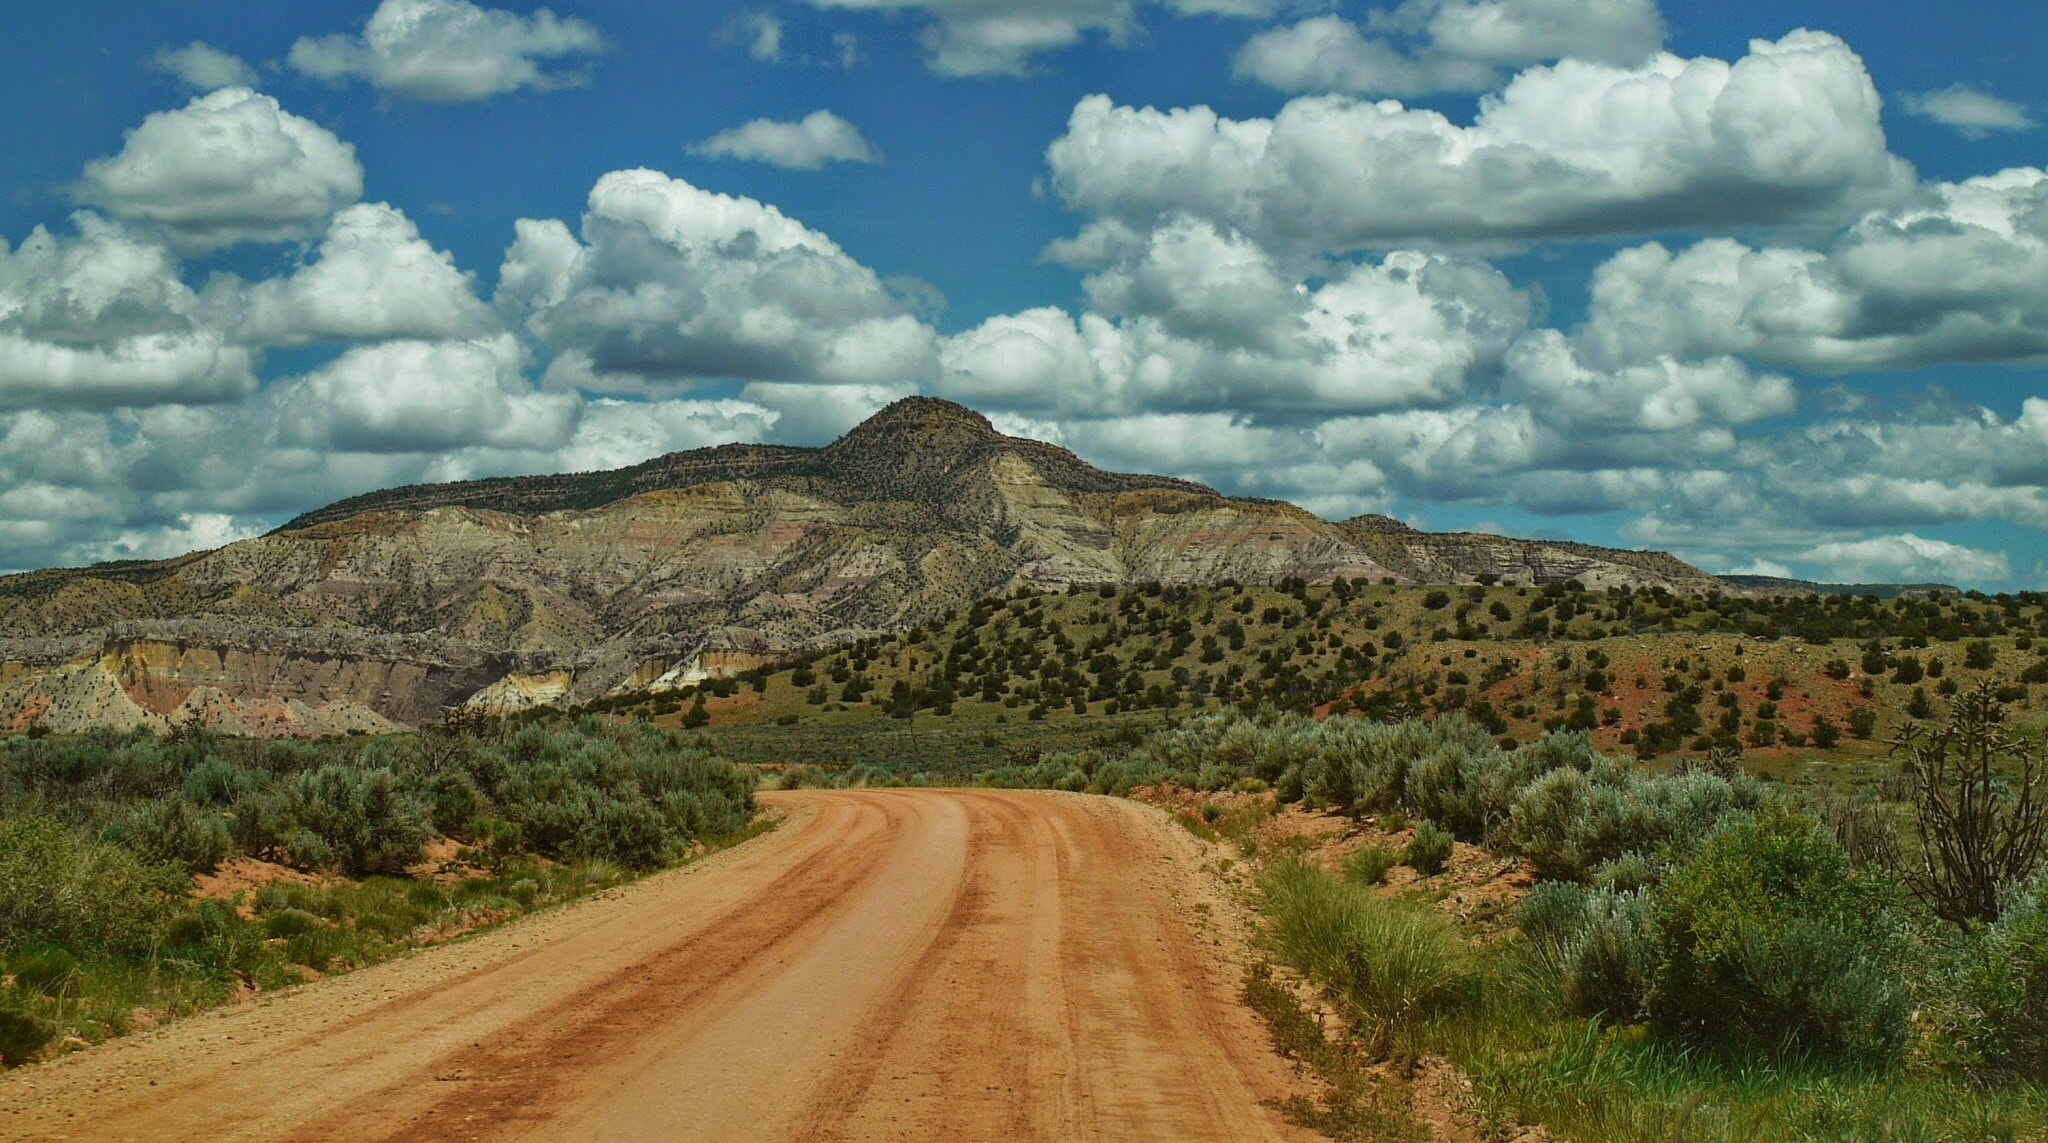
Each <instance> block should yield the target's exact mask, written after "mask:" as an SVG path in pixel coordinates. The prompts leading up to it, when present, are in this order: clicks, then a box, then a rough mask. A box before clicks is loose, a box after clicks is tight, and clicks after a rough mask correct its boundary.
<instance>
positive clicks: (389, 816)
mask: <svg viewBox="0 0 2048 1143" xmlns="http://www.w3.org/2000/svg"><path fill="white" fill-rule="evenodd" d="M283 793H284V797H283V805H282V812H283V816H284V817H285V818H286V819H287V820H289V821H291V822H293V823H295V824H297V825H298V826H299V827H301V828H303V829H304V831H305V832H306V833H309V834H311V835H312V836H313V837H314V838H317V839H318V840H319V842H320V843H321V844H322V845H324V846H325V847H326V848H327V849H328V850H329V851H330V852H331V853H332V857H333V860H334V862H335V863H336V864H338V865H339V866H340V867H341V869H342V871H343V872H345V873H348V874H350V875H352V876H358V877H360V876H364V875H367V874H372V873H401V872H404V870H405V867H406V866H407V865H410V864H412V863H413V862H416V861H418V860H419V859H420V851H421V848H422V847H423V846H424V845H425V844H426V840H427V811H426V809H425V807H423V806H422V805H421V804H420V803H419V801H418V800H417V799H416V798H415V797H413V796H412V795H411V794H410V793H409V792H408V791H407V790H405V789H404V787H403V786H402V785H401V784H400V781H399V778H398V776H397V775H396V774H394V773H392V772H391V771H389V770H382V769H379V770H359V769H355V768H353V767H349V766H342V765H329V766H322V767H320V768H319V769H318V770H314V771H311V772H309V773H302V774H298V775H295V776H294V777H293V778H292V780H291V781H290V782H289V783H287V784H286V785H285V788H284V791H283Z"/></svg>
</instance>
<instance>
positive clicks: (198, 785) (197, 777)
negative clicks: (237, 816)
mask: <svg viewBox="0 0 2048 1143" xmlns="http://www.w3.org/2000/svg"><path fill="white" fill-rule="evenodd" d="M250 784H251V778H250V776H249V775H247V774H245V773H244V772H243V771H242V770H241V768H240V767H237V766H236V765H235V764H234V763H233V762H230V761H228V760H227V759H225V758H220V757H212V758H208V759H206V760H205V761H203V762H201V763H199V764H198V765H197V766H194V767H193V768H192V769H190V770H188V771H186V772H185V782H184V791H185V798H186V800H188V801H190V802H191V803H192V804H193V805H195V806H211V807H214V808H216V809H218V808H222V807H226V806H228V805H231V804H233V802H234V800H235V798H236V796H238V795H239V794H240V793H241V792H242V791H243V790H244V789H245V788H247V787H248V786H249V785H250Z"/></svg>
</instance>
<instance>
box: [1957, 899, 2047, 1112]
mask: <svg viewBox="0 0 2048 1143" xmlns="http://www.w3.org/2000/svg"><path fill="white" fill-rule="evenodd" d="M1968 949H1969V959H1968V963H1967V965H1966V967H1965V971H1964V975H1963V996H1964V1000H1965V1003H1966V1006H1967V1014H1966V1018H1965V1020H1964V1021H1963V1022H1962V1028H1961V1034H1962V1036H1963V1037H1964V1039H1965V1042H1966V1046H1967V1048H1968V1050H1969V1054H1970V1056H1971V1057H1972V1060H1973V1062H1974V1063H1976V1064H1977V1065H1978V1066H1979V1067H1980V1068H1982V1069H1983V1070H1985V1071H1988V1072H1991V1073H1994V1074H2003V1075H2011V1076H2017V1077H2020V1078H2024V1079H2028V1080H2032V1081H2034V1082H2037V1083H2038V1082H2042V1081H2044V1080H2048V869H2044V870H2042V871H2041V872H2039V873H2037V874H2035V876H2034V878H2033V880H2032V881H2031V882H2029V883H2028V884H2026V885H2024V886H2012V887H2008V889H2007V890H2006V893H2005V899H2004V901H2003V902H2002V903H2001V908H2000V911H1999V915H1998V920H1997V921H1996V922H1994V923H1993V924H1991V925H1989V926H1986V927H1985V928H1983V929H1981V930H1979V931H1978V932H1977V933H1976V934H1975V936H1974V939H1972V940H1971V941H1970V942H1969V945H1968Z"/></svg>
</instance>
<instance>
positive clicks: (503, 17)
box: [291, 0, 604, 103]
mask: <svg viewBox="0 0 2048 1143" xmlns="http://www.w3.org/2000/svg"><path fill="white" fill-rule="evenodd" d="M603 50H604V37H603V35H602V34H601V33H599V31H598V30H597V28H596V27H594V26H593V25H591V24H589V23H588V22H586V21H583V20H579V19H576V18H574V17H561V16H557V15H555V14H554V13H553V12H551V11H549V10H548V9H546V8H542V9H540V10H538V11H536V12H535V13H534V14H533V15H531V16H521V15H519V14H518V13H516V12H507V11H504V10H502V9H498V8H481V7H478V6H477V5H475V4H471V3H468V2H467V0H384V2H383V3H381V4H379V5H378V6H377V10H376V11H375V12H373V13H371V15H370V20H369V22H368V23H367V24H365V25H364V26H363V30H362V32H361V34H359V35H347V34H344V35H331V36H320V37H311V36H309V37H305V38H302V39H300V40H299V41H298V42H297V43H294V44H293V45H292V51H291V65H292V67H294V68H296V69H298V70H299V71H300V72H302V73H304V74H306V75H309V76H311V77H313V78H315V79H319V80H324V81H326V82H329V83H344V82H347V81H348V80H351V79H360V80H362V81H364V82H366V83H368V84H370V85H371V86H373V87H375V88H377V90H379V91H381V92H384V93H385V94H387V95H391V96H395V97H397V98H400V99H415V100H421V101H427V102H439V103H461V102H469V101H473V100H478V99H488V98H490V97H491V96H494V95H504V94H507V93H509V92H514V91H519V90H521V89H525V88H530V89H533V90H536V91H549V90H553V89H555V88H560V87H569V86H575V85H577V84H580V83H582V82H583V79H584V77H583V74H582V73H581V72H579V71H576V70H573V69H569V70H564V69H562V68H559V67H551V66H550V65H553V64H555V63H557V62H558V61H561V60H564V59H565V58H567V59H573V58H576V57H586V56H592V55H595V54H597V53H599V52H601V51H603Z"/></svg>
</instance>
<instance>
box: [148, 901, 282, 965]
mask: <svg viewBox="0 0 2048 1143" xmlns="http://www.w3.org/2000/svg"><path fill="white" fill-rule="evenodd" d="M163 957H164V959H166V960H170V961H175V962H179V963H183V964H187V965H190V966H192V967H194V968H197V969H200V970H201V971H204V972H210V973H214V974H218V975H223V976H225V975H228V974H230V973H247V972H249V971H250V970H251V969H254V968H255V967H256V966H257V963H258V962H259V961H260V960H261V959H262V957H263V934H262V930H261V929H259V928H258V927H257V926H256V925H254V924H252V923H250V922H248V921H244V920H243V919H242V918H240V917H239V916H236V915H235V910H234V907H233V906H232V905H229V904H228V903H227V902H225V901H200V902H198V903H197V904H195V905H193V906H192V907H191V908H190V909H188V910H186V911H184V912H182V913H180V914H178V915H177V916H176V917H173V918H172V919H171V921H170V923H169V924H168V925H166V926H165V927H164V948H163Z"/></svg>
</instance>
